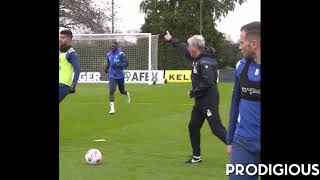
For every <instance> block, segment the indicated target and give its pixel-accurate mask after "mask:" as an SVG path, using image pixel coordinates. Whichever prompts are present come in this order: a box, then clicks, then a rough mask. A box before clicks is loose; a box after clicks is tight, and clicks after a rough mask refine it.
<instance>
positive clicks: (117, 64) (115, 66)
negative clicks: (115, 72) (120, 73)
mask: <svg viewBox="0 0 320 180" xmlns="http://www.w3.org/2000/svg"><path fill="white" fill-rule="evenodd" d="M120 67H121V65H120V63H114V64H112V68H113V69H117V68H120Z"/></svg>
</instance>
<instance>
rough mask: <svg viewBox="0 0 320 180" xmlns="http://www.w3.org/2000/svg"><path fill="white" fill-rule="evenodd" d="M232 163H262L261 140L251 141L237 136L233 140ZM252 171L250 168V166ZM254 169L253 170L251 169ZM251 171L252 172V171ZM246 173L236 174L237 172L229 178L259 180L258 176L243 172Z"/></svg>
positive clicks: (230, 179)
mask: <svg viewBox="0 0 320 180" xmlns="http://www.w3.org/2000/svg"><path fill="white" fill-rule="evenodd" d="M229 163H230V164H234V165H235V164H243V165H244V166H246V165H248V164H255V165H256V166H258V164H259V163H260V141H250V140H246V139H243V138H240V137H237V136H235V137H234V139H233V142H232V150H231V155H230V162H229ZM249 171H250V168H249ZM251 171H252V170H251ZM251 171H250V172H251ZM243 173H244V175H243V176H242V175H238V176H236V175H235V173H232V174H230V175H229V180H258V176H257V175H256V176H250V175H248V174H246V173H245V171H244V172H243Z"/></svg>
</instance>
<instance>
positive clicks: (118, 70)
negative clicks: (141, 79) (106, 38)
mask: <svg viewBox="0 0 320 180" xmlns="http://www.w3.org/2000/svg"><path fill="white" fill-rule="evenodd" d="M106 59H107V69H109V78H111V79H123V78H124V72H123V69H124V68H125V67H127V66H128V60H127V58H126V56H125V54H124V53H123V52H122V50H121V49H120V48H117V49H116V50H115V51H114V52H112V51H109V52H108V53H107V57H106Z"/></svg>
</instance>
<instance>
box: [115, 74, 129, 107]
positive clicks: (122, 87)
mask: <svg viewBox="0 0 320 180" xmlns="http://www.w3.org/2000/svg"><path fill="white" fill-rule="evenodd" d="M117 84H118V88H119V91H120V93H121V94H123V95H126V96H127V102H128V103H130V94H129V92H128V91H126V89H125V84H124V78H122V79H117Z"/></svg>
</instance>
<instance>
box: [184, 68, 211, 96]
mask: <svg viewBox="0 0 320 180" xmlns="http://www.w3.org/2000/svg"><path fill="white" fill-rule="evenodd" d="M199 66H200V71H201V73H200V74H201V79H202V80H201V82H200V84H199V86H198V87H196V88H194V89H193V90H191V91H190V92H189V95H190V97H201V96H203V95H204V94H205V93H206V91H208V89H209V88H211V87H212V86H213V85H214V83H215V81H216V78H217V77H216V73H215V71H216V68H217V64H209V63H200V64H199Z"/></svg>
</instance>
